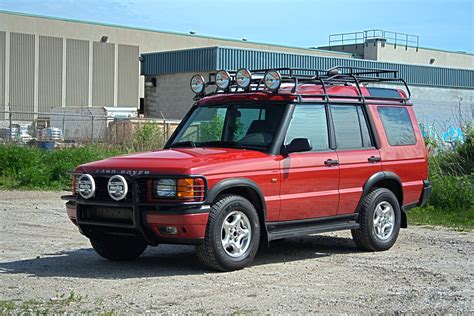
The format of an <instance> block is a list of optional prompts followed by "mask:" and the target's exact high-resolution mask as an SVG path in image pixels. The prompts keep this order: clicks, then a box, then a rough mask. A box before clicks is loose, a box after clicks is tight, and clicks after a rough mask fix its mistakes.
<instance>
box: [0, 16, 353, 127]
mask: <svg viewBox="0 0 474 316" xmlns="http://www.w3.org/2000/svg"><path fill="white" fill-rule="evenodd" d="M215 45H224V46H236V47H247V48H255V49H265V50H276V51H287V52H294V53H300V54H309V55H314V54H316V55H322V56H351V54H350V53H340V52H330V51H322V50H315V49H305V48H298V47H290V46H283V45H272V44H264V43H254V42H249V41H247V42H246V41H241V40H231V39H221V38H214V37H206V36H200V35H196V34H194V35H191V34H180V33H172V32H161V31H155V30H147V29H138V28H130V27H125V26H115V25H107V24H99V23H90V22H84V21H74V20H65V19H58V18H50V17H42V16H35V15H29V14H20V13H13V12H5V11H0V119H1V117H2V115H3V112H4V110H5V111H8V105H11V107H12V111H23V112H49V111H50V110H51V108H57V107H103V106H111V107H115V106H119V107H121V106H125V107H130V106H133V107H137V106H138V105H139V101H140V97H143V80H141V81H140V78H139V55H140V54H141V53H145V52H156V51H168V50H176V49H185V48H194V47H206V46H215Z"/></svg>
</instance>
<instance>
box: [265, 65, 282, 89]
mask: <svg viewBox="0 0 474 316" xmlns="http://www.w3.org/2000/svg"><path fill="white" fill-rule="evenodd" d="M263 82H264V83H265V87H267V89H269V90H272V91H277V90H278V88H280V85H281V75H280V73H279V72H278V71H276V70H269V71H267V72H266V73H265V76H264V77H263Z"/></svg>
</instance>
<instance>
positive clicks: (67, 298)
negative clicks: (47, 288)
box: [0, 292, 82, 315]
mask: <svg viewBox="0 0 474 316" xmlns="http://www.w3.org/2000/svg"><path fill="white" fill-rule="evenodd" d="M81 300H82V296H80V295H78V294H77V293H75V292H70V293H69V294H61V295H60V296H58V297H56V298H52V299H50V300H48V301H37V300H26V301H16V300H6V301H0V315H45V314H49V313H65V311H64V309H65V308H66V307H68V306H70V305H72V304H75V303H79V302H80V301H81Z"/></svg>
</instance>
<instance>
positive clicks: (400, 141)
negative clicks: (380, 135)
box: [378, 106, 416, 146]
mask: <svg viewBox="0 0 474 316" xmlns="http://www.w3.org/2000/svg"><path fill="white" fill-rule="evenodd" d="M378 111H379V115H380V119H381V120H382V125H383V128H384V130H385V134H387V139H388V143H389V144H390V145H391V146H403V145H415V144H416V137H415V131H414V130H413V125H412V124H411V120H410V115H409V114H408V110H407V109H406V108H402V107H388V106H380V107H378Z"/></svg>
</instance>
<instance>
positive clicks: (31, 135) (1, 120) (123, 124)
mask: <svg viewBox="0 0 474 316" xmlns="http://www.w3.org/2000/svg"><path fill="white" fill-rule="evenodd" d="M119 111H120V110H114V111H112V112H109V111H107V110H105V109H101V108H77V109H74V110H72V111H70V110H63V109H58V110H56V111H51V112H21V111H3V112H2V111H0V144H17V145H19V146H25V145H32V146H33V145H36V146H39V147H44V148H45V149H51V148H57V147H72V146H77V145H81V144H90V143H104V144H112V145H117V146H122V145H126V144H129V143H131V142H133V139H134V137H135V135H136V134H137V133H138V132H139V131H141V130H142V129H143V128H144V127H145V126H152V127H153V130H154V131H157V132H156V133H154V136H155V137H160V138H161V139H160V140H159V143H160V144H164V143H165V142H166V141H167V140H168V138H169V137H170V136H171V134H172V133H173V131H174V130H175V129H176V127H177V126H178V124H179V121H178V120H167V119H165V118H162V119H155V118H144V117H138V116H136V110H135V111H128V112H127V111H124V112H119Z"/></svg>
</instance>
